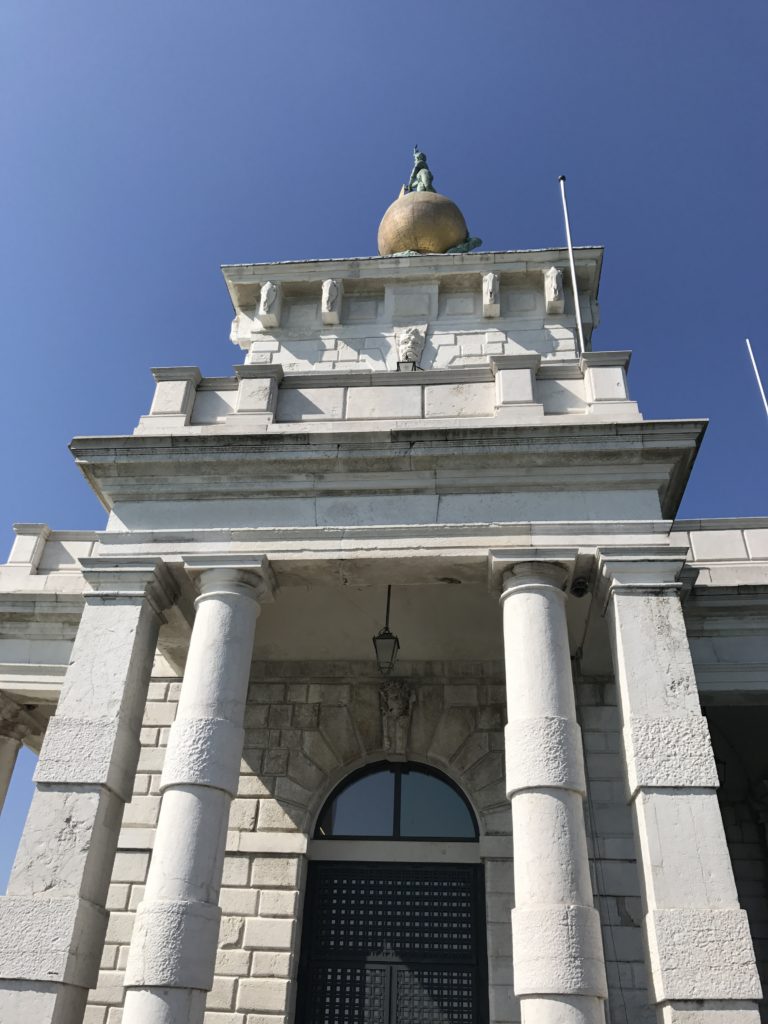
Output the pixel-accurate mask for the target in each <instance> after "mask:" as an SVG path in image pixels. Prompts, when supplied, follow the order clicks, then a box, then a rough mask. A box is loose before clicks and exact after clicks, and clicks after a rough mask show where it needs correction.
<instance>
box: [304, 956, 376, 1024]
mask: <svg viewBox="0 0 768 1024" xmlns="http://www.w3.org/2000/svg"><path fill="white" fill-rule="evenodd" d="M388 996H389V969H388V968H386V967H383V966H382V967H366V966H364V965H358V966H354V967H350V966H333V965H331V964H322V965H317V966H315V967H313V968H312V980H311V983H310V996H309V1002H310V1006H311V1018H310V1019H311V1020H312V1021H313V1024H340V1022H341V1021H344V1022H345V1024H387V1022H388V1019H389V1012H388V1011H389V1007H388Z"/></svg>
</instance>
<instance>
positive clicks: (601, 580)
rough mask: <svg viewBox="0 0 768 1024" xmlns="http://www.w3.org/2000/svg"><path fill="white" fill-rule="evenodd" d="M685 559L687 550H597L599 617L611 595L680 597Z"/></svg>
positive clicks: (678, 548) (606, 606) (666, 548)
mask: <svg viewBox="0 0 768 1024" xmlns="http://www.w3.org/2000/svg"><path fill="white" fill-rule="evenodd" d="M687 557H688V548H687V547H667V546H665V547H661V546H660V547H646V548H640V547H624V548H612V549H607V550H600V549H598V551H597V562H596V578H597V584H596V592H597V598H598V602H599V606H600V609H601V612H602V614H603V615H604V614H605V612H606V611H607V608H608V604H609V602H610V600H611V598H612V597H613V596H614V595H618V594H625V595H628V596H630V595H642V594H657V595H661V594H678V593H680V592H681V591H682V590H683V587H684V584H683V582H681V578H680V577H681V575H682V573H683V570H684V568H685V565H686V559H687Z"/></svg>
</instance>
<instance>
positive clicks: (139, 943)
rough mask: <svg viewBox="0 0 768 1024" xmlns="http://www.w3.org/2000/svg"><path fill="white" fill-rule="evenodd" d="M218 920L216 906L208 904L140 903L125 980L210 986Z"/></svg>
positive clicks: (153, 984) (146, 984)
mask: <svg viewBox="0 0 768 1024" xmlns="http://www.w3.org/2000/svg"><path fill="white" fill-rule="evenodd" d="M220 918H221V911H220V909H219V908H218V907H212V906H211V905H210V904H208V903H182V902H180V901H170V900H168V901H160V900H154V901H153V902H152V903H143V904H142V905H141V906H140V907H139V910H138V912H137V914H136V924H135V926H134V929H133V938H132V940H131V951H130V955H129V957H128V964H127V966H126V969H125V984H126V985H131V986H136V987H140V988H148V987H170V988H189V989H205V990H207V989H209V988H210V987H211V985H212V984H213V964H214V960H215V956H216V943H217V939H218V934H219V920H220Z"/></svg>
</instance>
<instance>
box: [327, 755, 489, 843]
mask: <svg viewBox="0 0 768 1024" xmlns="http://www.w3.org/2000/svg"><path fill="white" fill-rule="evenodd" d="M477 836H478V831H477V822H476V820H475V816H474V814H473V813H472V810H471V808H470V806H469V804H468V803H467V801H466V799H465V798H464V796H463V795H462V793H460V792H459V790H458V789H457V788H456V786H454V784H453V783H452V782H450V781H449V780H448V779H446V778H445V776H443V775H441V774H439V773H438V772H436V771H432V770H431V769H429V768H424V767H422V766H421V765H416V764H399V763H397V764H389V763H387V762H383V763H381V764H377V765H374V766H373V767H370V768H365V769H363V770H362V771H360V772H356V773H355V774H354V775H351V776H349V778H346V779H345V780H344V781H343V782H342V783H341V785H340V786H338V787H337V788H336V789H335V790H334V792H333V793H332V794H331V796H330V797H329V798H328V800H327V802H326V804H325V807H323V810H322V813H321V814H320V818H319V819H318V823H317V829H316V830H315V838H316V839H450V840H463V841H465V842H466V841H469V842H472V841H474V840H477Z"/></svg>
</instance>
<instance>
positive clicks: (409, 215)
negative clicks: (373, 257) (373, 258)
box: [379, 192, 467, 256]
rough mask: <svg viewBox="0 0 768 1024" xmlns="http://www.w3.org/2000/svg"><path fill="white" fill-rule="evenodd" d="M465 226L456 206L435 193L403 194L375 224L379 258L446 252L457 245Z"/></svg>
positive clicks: (465, 228)
mask: <svg viewBox="0 0 768 1024" xmlns="http://www.w3.org/2000/svg"><path fill="white" fill-rule="evenodd" d="M466 237H467V225H466V222H465V221H464V217H463V216H462V213H461V210H460V209H459V208H458V206H457V205H456V204H455V203H453V202H451V200H450V199H448V197H447V196H441V195H440V193H439V192H406V193H405V195H402V196H400V197H399V198H398V199H396V200H395V201H394V203H392V205H391V206H390V208H389V209H388V210H387V212H386V213H385V214H384V216H383V217H382V218H381V224H379V255H380V256H391V255H392V254H393V253H396V252H406V251H407V250H409V249H411V250H413V251H414V252H446V251H447V250H448V249H452V248H453V246H454V245H461V243H462V242H463V241H464V240H465V239H466Z"/></svg>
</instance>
